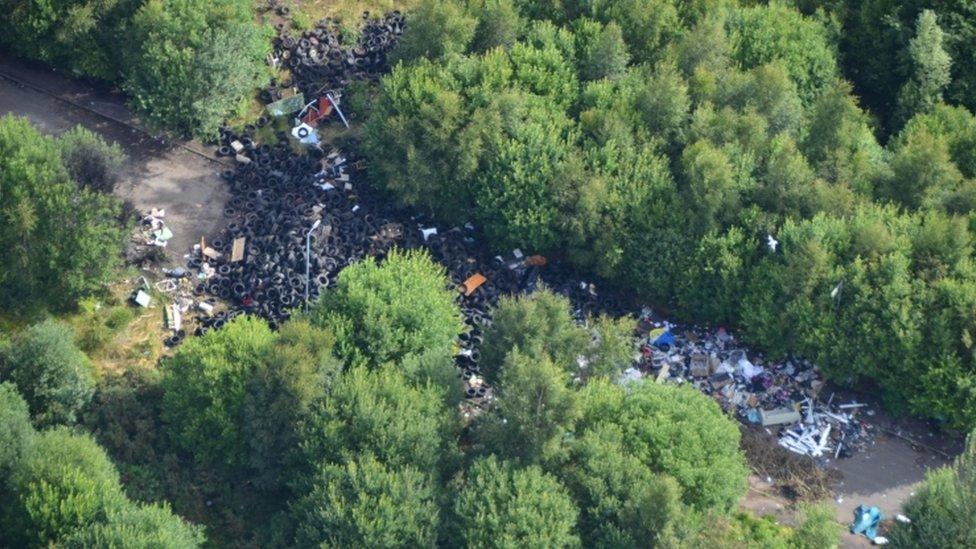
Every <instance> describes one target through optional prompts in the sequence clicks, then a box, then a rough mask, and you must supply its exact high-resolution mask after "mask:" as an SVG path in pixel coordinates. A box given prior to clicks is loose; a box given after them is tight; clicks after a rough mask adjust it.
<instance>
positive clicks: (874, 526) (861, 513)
mask: <svg viewBox="0 0 976 549" xmlns="http://www.w3.org/2000/svg"><path fill="white" fill-rule="evenodd" d="M882 519H884V513H882V512H881V509H878V508H877V507H871V508H870V509H868V507H867V506H865V505H858V506H857V509H854V522H852V523H851V533H852V534H864V535H865V536H866V537H867V538H868V539H869V540H872V541H874V538H876V537H878V524H880V523H881V520H882Z"/></svg>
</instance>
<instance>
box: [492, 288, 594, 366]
mask: <svg viewBox="0 0 976 549" xmlns="http://www.w3.org/2000/svg"><path fill="white" fill-rule="evenodd" d="M569 307H570V305H569V300H567V299H566V298H564V297H562V296H559V295H556V294H554V293H552V292H551V291H550V290H548V289H545V288H543V289H541V290H539V291H537V292H535V293H533V294H531V295H527V296H517V297H502V299H501V300H499V302H498V307H497V308H496V309H495V312H494V315H493V317H492V323H491V326H488V328H487V329H486V330H485V336H484V344H483V345H482V347H481V367H482V369H483V370H484V373H485V377H487V378H488V379H489V380H496V379H499V378H500V377H501V374H502V372H503V363H504V362H505V360H506V357H507V356H508V354H509V352H510V351H511V350H512V349H518V350H519V351H520V352H521V354H522V356H526V357H532V358H533V359H542V358H544V357H549V359H550V360H551V361H552V363H553V364H554V365H556V366H557V367H558V368H559V369H561V370H563V371H564V372H569V373H573V372H576V370H577V368H578V364H577V358H578V357H581V356H584V355H585V354H586V350H587V346H588V345H589V342H590V338H589V335H588V334H587V333H586V330H584V329H583V328H581V327H580V326H579V325H577V324H576V321H575V320H574V319H573V317H572V316H570V308H569Z"/></svg>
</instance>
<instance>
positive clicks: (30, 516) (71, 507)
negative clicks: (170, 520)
mask: <svg viewBox="0 0 976 549" xmlns="http://www.w3.org/2000/svg"><path fill="white" fill-rule="evenodd" d="M8 488H9V496H8V498H7V499H6V504H5V505H4V506H3V507H0V527H2V530H3V531H4V537H5V540H6V541H7V542H9V543H10V544H11V546H14V547H18V546H19V547H24V546H47V545H49V544H56V543H58V542H59V541H61V540H62V539H64V538H65V537H66V536H68V535H70V534H72V533H73V532H76V531H78V530H80V529H83V528H86V527H88V526H90V525H91V524H94V523H96V522H103V521H105V520H106V519H107V517H108V515H109V513H111V512H114V511H116V510H120V509H121V508H122V507H123V506H124V505H125V504H126V500H125V495H124V494H123V493H122V486H121V484H120V483H119V475H118V473H117V472H116V471H115V467H113V466H112V462H111V461H109V459H108V456H106V455H105V451H104V450H102V449H101V448H100V447H99V446H98V445H97V444H96V443H95V441H93V440H92V439H91V438H90V437H87V436H81V435H74V434H71V433H70V432H69V431H68V430H66V429H54V430H49V431H45V432H43V433H39V434H38V436H37V437H36V439H35V445H34V450H33V451H32V452H30V453H29V454H28V455H27V456H26V457H25V458H24V459H23V460H21V462H20V463H19V464H17V466H16V467H15V468H14V471H13V473H12V474H11V475H10V479H9V480H8Z"/></svg>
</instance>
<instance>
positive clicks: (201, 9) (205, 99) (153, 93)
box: [122, 0, 269, 138]
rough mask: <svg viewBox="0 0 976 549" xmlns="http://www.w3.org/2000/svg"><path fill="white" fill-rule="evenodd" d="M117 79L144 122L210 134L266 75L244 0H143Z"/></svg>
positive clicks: (263, 44) (258, 33) (262, 42)
mask: <svg viewBox="0 0 976 549" xmlns="http://www.w3.org/2000/svg"><path fill="white" fill-rule="evenodd" d="M131 36H132V39H131V42H130V43H131V44H134V45H135V50H134V51H133V52H132V53H131V55H130V56H129V58H128V59H127V60H126V70H125V78H124V80H123V83H122V84H123V87H124V88H125V90H126V91H127V92H128V93H129V94H131V96H132V97H131V99H132V105H133V106H134V107H135V108H136V110H138V111H139V112H141V113H142V114H143V115H144V116H145V117H146V119H147V120H149V121H150V122H151V123H154V124H156V125H159V126H161V127H164V128H167V129H169V130H172V131H173V132H175V133H176V134H179V135H191V134H192V135H194V136H197V137H204V138H215V137H216V135H217V130H218V129H219V128H220V125H221V124H222V123H223V121H224V120H225V119H226V118H227V117H228V116H229V115H230V114H231V113H233V112H235V111H236V110H237V109H239V108H240V107H241V105H242V104H243V102H244V101H246V100H247V98H248V96H249V95H250V94H251V93H252V92H253V91H254V90H256V89H257V87H258V86H260V85H261V84H262V83H263V82H262V80H263V79H264V78H265V77H266V76H267V69H266V68H265V67H264V57H265V55H266V54H267V53H268V49H269V45H268V41H267V36H266V34H265V32H264V31H262V29H261V28H259V27H258V26H257V25H256V23H255V22H254V14H253V12H252V3H251V2H250V1H248V0H216V1H211V0H148V1H147V2H146V3H145V4H143V5H142V7H141V8H139V11H137V12H136V14H135V15H134V16H133V17H132V22H131Z"/></svg>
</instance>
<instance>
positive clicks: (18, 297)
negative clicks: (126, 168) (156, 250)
mask: <svg viewBox="0 0 976 549" xmlns="http://www.w3.org/2000/svg"><path fill="white" fill-rule="evenodd" d="M119 212H120V205H119V202H118V200H116V199H115V198H113V197H110V196H105V195H101V194H97V193H94V192H91V191H89V190H87V189H82V188H79V187H78V185H76V184H75V183H74V182H72V181H71V180H70V178H69V176H68V172H67V171H66V170H65V168H64V166H62V164H61V156H60V154H59V150H58V146H57V143H56V142H55V141H54V140H53V139H51V138H49V137H45V136H42V135H41V134H39V133H38V131H37V130H36V129H35V128H34V127H33V126H31V124H30V123H29V122H28V121H27V120H26V119H24V118H17V117H13V116H5V117H3V118H0V249H2V250H4V253H3V254H0V301H3V302H4V304H5V305H7V306H8V307H10V308H24V307H26V306H28V305H30V306H44V305H47V306H51V307H59V308H63V307H66V306H68V305H70V304H71V303H72V302H73V301H74V300H76V299H78V298H79V297H82V296H84V295H87V294H90V293H93V292H95V291H97V290H99V289H100V288H101V287H102V285H103V284H104V283H106V282H108V281H109V280H110V279H111V277H112V276H113V275H114V274H115V271H116V268H117V267H118V266H119V264H120V259H121V251H122V243H123V242H124V232H123V230H122V227H120V226H119V224H118V218H119ZM67 214H70V222H65V215H67Z"/></svg>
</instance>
